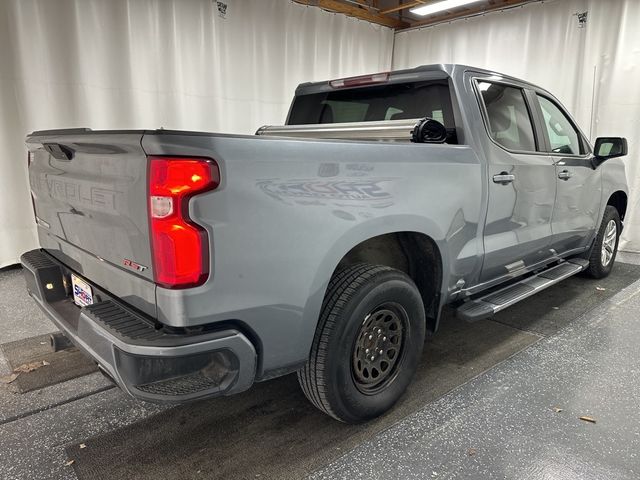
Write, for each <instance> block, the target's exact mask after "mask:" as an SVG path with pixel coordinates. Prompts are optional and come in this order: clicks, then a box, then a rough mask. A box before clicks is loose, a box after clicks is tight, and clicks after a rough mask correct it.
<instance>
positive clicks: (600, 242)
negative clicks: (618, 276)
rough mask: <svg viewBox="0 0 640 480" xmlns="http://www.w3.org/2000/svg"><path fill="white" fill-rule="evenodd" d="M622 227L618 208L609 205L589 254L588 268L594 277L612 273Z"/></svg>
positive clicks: (588, 271)
mask: <svg viewBox="0 0 640 480" xmlns="http://www.w3.org/2000/svg"><path fill="white" fill-rule="evenodd" d="M620 227H621V223H620V215H619V214H618V210H616V208H615V207H612V206H611V205H607V207H606V209H605V211H604V216H603V218H602V223H601V224H600V229H599V230H598V234H597V236H596V240H595V242H594V244H593V249H592V250H591V254H590V255H589V267H588V268H587V270H586V272H587V273H588V274H589V275H591V276H592V277H593V278H604V277H606V276H607V275H609V273H611V269H612V268H613V263H614V262H615V259H616V254H617V253H618V240H619V238H620V231H621V228H620Z"/></svg>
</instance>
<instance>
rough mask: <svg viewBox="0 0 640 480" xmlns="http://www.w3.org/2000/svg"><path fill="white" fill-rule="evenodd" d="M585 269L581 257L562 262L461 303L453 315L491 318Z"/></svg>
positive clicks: (584, 263) (583, 260)
mask: <svg viewBox="0 0 640 480" xmlns="http://www.w3.org/2000/svg"><path fill="white" fill-rule="evenodd" d="M588 266H589V261H588V260H585V259H582V258H575V259H571V260H569V261H566V262H563V263H561V264H559V265H556V266H554V267H551V268H548V269H546V270H543V271H541V272H540V273H538V274H536V275H532V276H530V277H527V278H525V279H524V280H521V281H519V282H518V283H514V284H511V285H509V286H508V287H504V288H501V289H500V290H497V291H495V292H492V293H489V294H487V295H485V296H483V297H479V298H475V299H471V300H469V301H467V302H465V303H464V304H462V305H461V306H460V307H458V309H457V310H456V316H457V317H458V318H461V319H462V320H466V321H467V322H476V321H478V320H484V319H486V318H491V317H493V316H494V315H495V314H496V313H498V312H499V311H501V310H504V309H505V308H507V307H510V306H511V305H513V304H514V303H518V302H519V301H520V300H524V299H525V298H528V297H530V296H532V295H535V294H536V293H538V292H539V291H541V290H544V289H545V288H548V287H550V286H552V285H555V284H556V283H558V282H561V281H562V280H564V279H565V278H567V277H570V276H572V275H575V274H576V273H579V272H581V271H583V270H584V269H586V268H587V267H588Z"/></svg>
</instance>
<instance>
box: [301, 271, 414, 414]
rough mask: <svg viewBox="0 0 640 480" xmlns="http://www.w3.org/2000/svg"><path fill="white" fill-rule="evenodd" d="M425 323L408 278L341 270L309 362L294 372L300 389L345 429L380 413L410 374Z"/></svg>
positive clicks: (333, 283) (329, 291)
mask: <svg viewBox="0 0 640 480" xmlns="http://www.w3.org/2000/svg"><path fill="white" fill-rule="evenodd" d="M425 325H426V322H425V312H424V305H423V303H422V298H421V296H420V292H419V291H418V288H417V287H416V285H415V284H414V283H413V281H412V280H411V278H409V276H407V275H406V274H405V273H403V272H401V271H399V270H395V269H393V268H390V267H386V266H376V265H369V264H358V265H352V266H349V267H346V268H345V269H343V270H341V271H339V272H338V273H336V274H335V275H334V276H333V278H332V279H331V281H330V282H329V287H328V289H327V293H326V296H325V299H324V302H323V305H322V311H321V314H320V320H319V322H318V327H317V329H316V334H315V337H314V340H313V344H312V347H311V354H310V357H309V360H308V362H307V364H306V365H305V367H304V368H303V369H301V370H300V371H298V381H299V382H300V386H301V387H302V390H303V391H304V393H305V395H306V396H307V398H308V399H309V400H310V401H311V403H313V404H314V405H315V406H316V407H317V408H319V409H320V410H322V411H323V412H325V413H327V414H328V415H330V416H332V417H333V418H335V419H337V420H340V421H342V422H345V423H361V422H364V421H367V420H369V419H372V418H375V417H377V416H379V415H381V414H383V413H384V412H386V411H387V410H389V409H390V408H391V407H392V406H393V405H394V404H395V403H396V402H397V401H398V399H399V398H400V397H401V396H402V394H403V393H404V391H405V390H406V388H407V386H408V385H409V383H410V382H411V379H412V378H413V375H414V374H415V371H416V369H417V366H418V362H419V360H420V356H421V353H422V348H423V346H424V339H425ZM365 352H369V353H370V354H371V355H369V353H365ZM380 352H382V354H380ZM394 352H395V353H394ZM363 357H364V358H363ZM372 359H373V360H374V361H371V362H370V360H372ZM385 365H386V366H385ZM376 372H377V374H376Z"/></svg>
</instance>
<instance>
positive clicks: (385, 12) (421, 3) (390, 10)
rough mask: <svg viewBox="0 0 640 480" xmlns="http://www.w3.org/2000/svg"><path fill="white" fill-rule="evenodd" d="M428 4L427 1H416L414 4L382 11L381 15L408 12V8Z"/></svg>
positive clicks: (410, 3)
mask: <svg viewBox="0 0 640 480" xmlns="http://www.w3.org/2000/svg"><path fill="white" fill-rule="evenodd" d="M425 3H427V2H425V0H414V1H412V2H407V3H401V4H400V5H398V6H397V7H393V8H387V9H386V10H382V11H380V15H387V14H389V13H393V12H398V11H400V10H406V9H407V8H412V7H416V6H418V5H423V4H425Z"/></svg>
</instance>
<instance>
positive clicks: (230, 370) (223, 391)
mask: <svg viewBox="0 0 640 480" xmlns="http://www.w3.org/2000/svg"><path fill="white" fill-rule="evenodd" d="M20 260H21V263H22V266H23V267H24V275H25V280H26V283H27V290H28V292H29V295H31V297H32V298H33V299H34V300H35V301H36V303H37V304H38V305H39V306H40V308H41V309H42V310H43V311H44V312H45V314H46V315H47V316H48V317H49V318H50V319H51V320H52V321H53V322H54V323H55V324H56V325H57V326H58V327H59V328H60V330H61V331H62V332H63V333H64V334H65V335H66V336H68V337H69V338H70V339H71V341H73V343H74V344H75V345H77V346H78V347H79V348H80V349H81V350H83V351H84V352H85V353H87V354H88V355H90V356H91V357H92V358H93V359H95V361H96V362H97V363H98V364H99V365H100V367H101V368H102V369H103V371H104V372H106V373H107V374H108V375H109V376H110V377H111V378H112V379H113V380H114V381H115V382H116V383H117V384H118V385H119V386H120V387H121V388H122V389H123V390H125V391H126V392H128V393H129V394H130V395H132V396H133V397H136V398H139V399H141V400H146V401H150V402H154V403H182V402H186V401H190V400H195V399H199V398H203V397H212V396H219V395H231V394H234V393H238V392H241V391H243V390H246V389H247V388H249V387H250V386H251V385H252V383H253V381H254V378H255V374H256V364H257V355H256V350H255V348H254V346H253V344H252V343H251V342H250V341H249V339H248V338H247V337H246V336H245V335H243V334H242V333H241V332H240V331H238V330H235V329H225V330H216V331H208V332H206V333H198V334H173V333H165V332H164V331H163V330H159V329H157V328H156V326H155V325H154V323H153V322H152V321H150V320H149V319H147V318H145V317H143V316H142V315H141V314H139V313H137V312H136V311H135V310H133V309H131V308H129V307H127V306H126V305H124V304H123V303H122V302H120V301H119V300H118V299H114V298H111V297H110V296H109V294H108V293H107V292H104V291H102V290H100V289H99V287H97V286H92V287H93V289H94V297H95V298H96V299H97V300H98V301H96V303H94V304H93V305H89V306H87V307H82V308H80V307H78V306H77V305H75V303H73V300H72V298H71V297H70V288H69V286H70V280H69V278H70V274H71V271H70V270H69V269H68V268H67V267H66V266H65V265H63V264H62V263H60V262H58V261H57V260H56V259H55V258H53V257H52V256H50V255H48V254H46V253H45V252H43V251H41V250H32V251H30V252H27V253H25V254H24V255H22V257H21V258H20Z"/></svg>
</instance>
